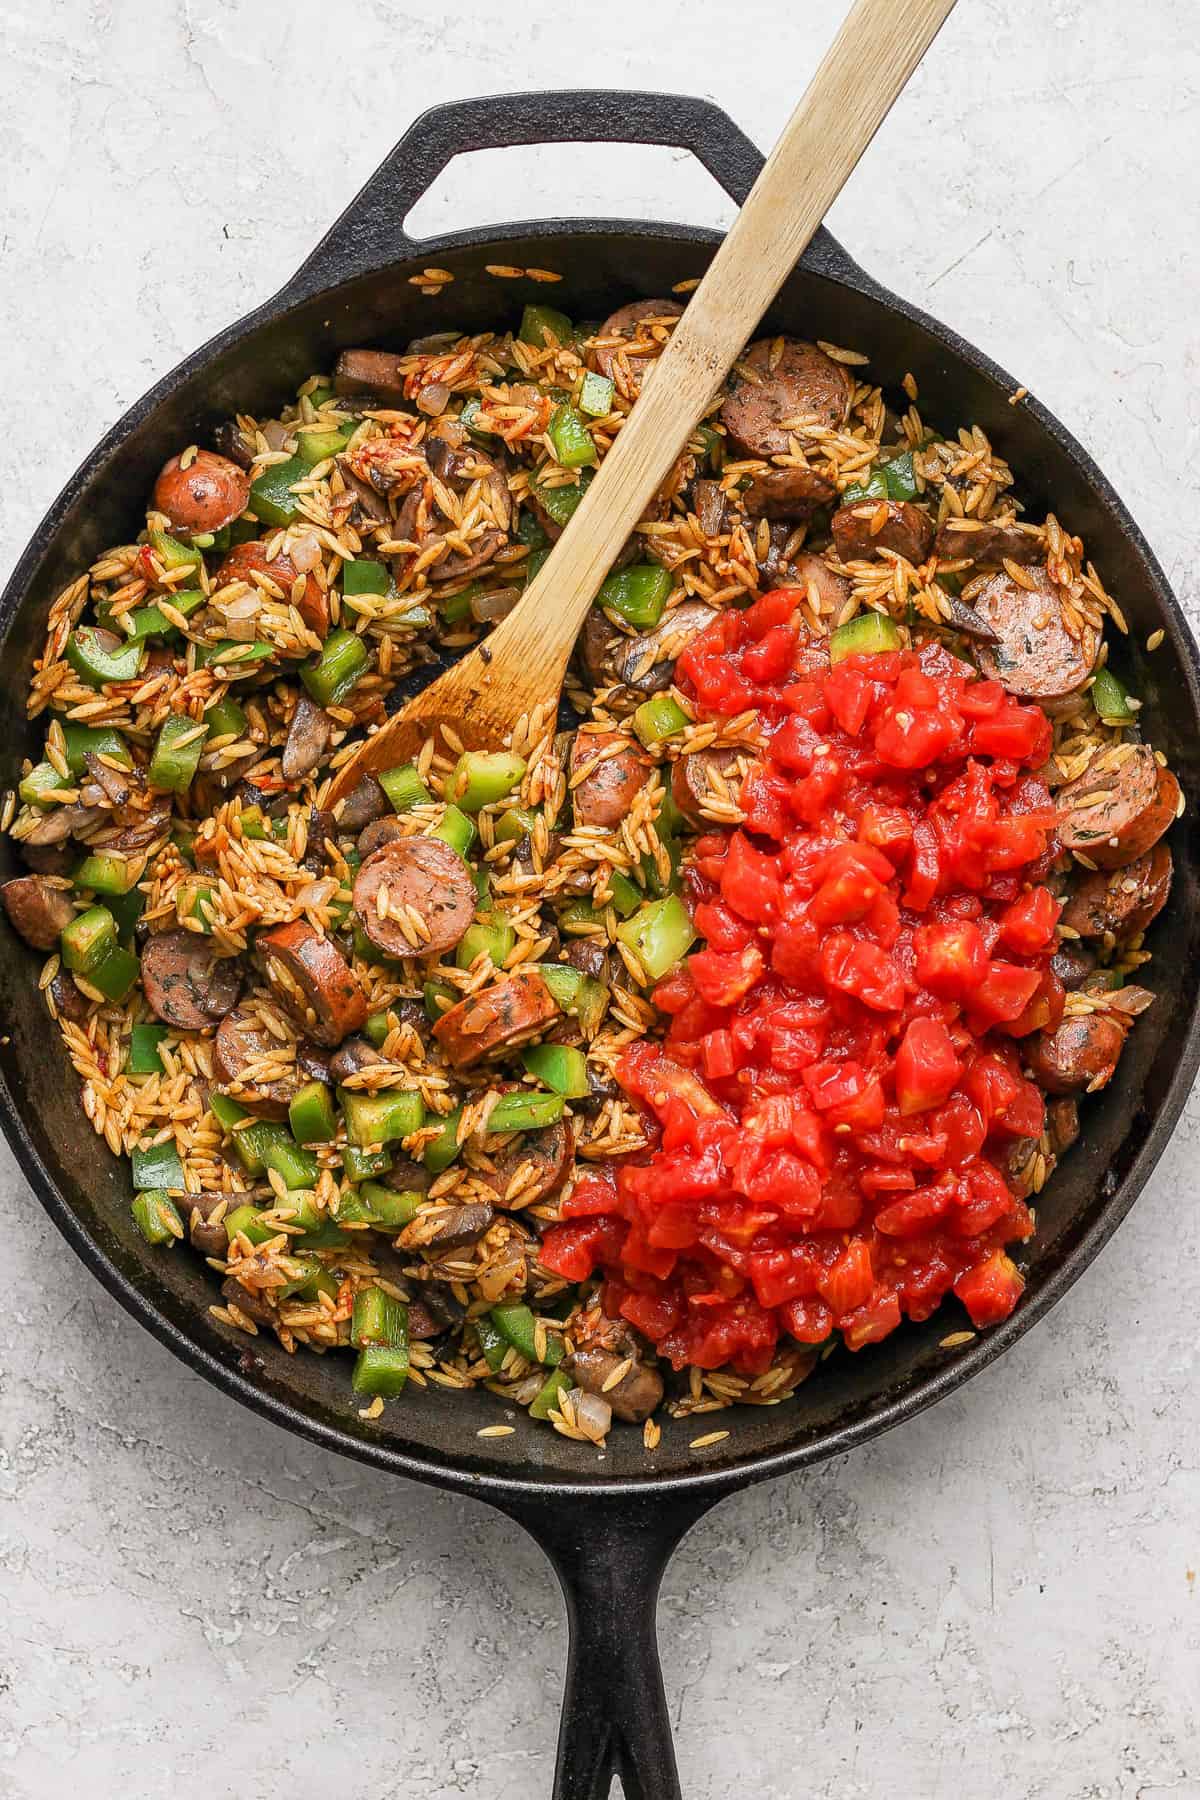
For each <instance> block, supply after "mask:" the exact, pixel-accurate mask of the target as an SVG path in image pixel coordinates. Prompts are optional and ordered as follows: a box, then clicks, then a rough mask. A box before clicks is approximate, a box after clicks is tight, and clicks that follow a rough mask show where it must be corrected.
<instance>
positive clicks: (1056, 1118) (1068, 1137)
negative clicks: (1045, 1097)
mask: <svg viewBox="0 0 1200 1800" xmlns="http://www.w3.org/2000/svg"><path fill="white" fill-rule="evenodd" d="M1046 1136H1047V1138H1048V1140H1049V1143H1050V1148H1051V1150H1052V1151H1053V1152H1054V1154H1055V1156H1062V1155H1063V1154H1064V1152H1065V1151H1067V1150H1069V1149H1070V1148H1071V1145H1072V1144H1073V1143H1074V1142H1075V1139H1076V1138H1077V1137H1078V1136H1079V1108H1078V1107H1077V1106H1076V1104H1075V1102H1074V1100H1068V1099H1063V1100H1052V1101H1051V1102H1050V1104H1049V1106H1048V1107H1047V1108H1046Z"/></svg>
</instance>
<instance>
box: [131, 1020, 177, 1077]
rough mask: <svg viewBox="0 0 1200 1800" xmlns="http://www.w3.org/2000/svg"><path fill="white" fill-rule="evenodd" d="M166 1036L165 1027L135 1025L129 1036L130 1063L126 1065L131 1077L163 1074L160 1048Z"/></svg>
mask: <svg viewBox="0 0 1200 1800" xmlns="http://www.w3.org/2000/svg"><path fill="white" fill-rule="evenodd" d="M166 1035H167V1028H166V1026H165V1025H135V1026H134V1027H133V1030H132V1031H131V1032H130V1034H129V1061H128V1063H127V1064H126V1068H127V1070H128V1073H129V1074H130V1075H161V1074H162V1073H163V1066H162V1058H161V1057H160V1056H159V1054H158V1046H159V1045H160V1044H161V1043H162V1041H163V1039H164V1038H165V1037H166Z"/></svg>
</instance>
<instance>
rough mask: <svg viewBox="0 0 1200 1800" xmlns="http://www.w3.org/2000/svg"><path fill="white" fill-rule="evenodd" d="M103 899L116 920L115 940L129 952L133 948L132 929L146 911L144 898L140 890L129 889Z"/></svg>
mask: <svg viewBox="0 0 1200 1800" xmlns="http://www.w3.org/2000/svg"><path fill="white" fill-rule="evenodd" d="M105 897H106V899H107V901H108V910H109V912H110V913H111V914H112V916H113V918H114V919H115V920H116V925H117V938H118V940H119V942H120V943H121V945H122V946H123V947H124V948H125V949H126V950H129V949H131V948H132V946H133V931H134V927H135V925H136V924H137V922H138V920H139V919H140V918H141V916H142V914H143V913H144V912H145V910H146V896H145V894H143V892H142V890H141V888H138V887H131V888H130V889H129V891H128V893H125V894H108V895H106V896H105Z"/></svg>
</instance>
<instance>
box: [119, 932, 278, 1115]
mask: <svg viewBox="0 0 1200 1800" xmlns="http://www.w3.org/2000/svg"><path fill="white" fill-rule="evenodd" d="M143 966H144V965H143ZM279 1048H280V1046H279V1042H278V1039H276V1038H274V1037H272V1036H271V1033H270V1032H269V1031H266V1030H264V1028H263V1026H262V1024H261V1023H260V1021H259V1019H258V1016H257V1014H255V1013H251V1012H248V1011H247V1010H246V1009H245V1008H244V1007H240V1006H239V1007H236V1008H235V1009H234V1011H233V1012H231V1013H230V1014H229V1016H228V1017H227V1018H225V1019H222V1021H221V1024H220V1027H219V1028H218V1031H217V1035H216V1037H215V1038H214V1039H213V1073H214V1074H215V1075H216V1078H217V1081H218V1082H219V1083H220V1085H221V1087H222V1088H233V1089H236V1092H235V1094H234V1098H235V1099H236V1100H237V1102H238V1104H239V1105H241V1106H247V1107H249V1108H250V1110H251V1112H256V1113H259V1114H261V1116H262V1117H263V1118H264V1119H284V1118H286V1117H287V1109H288V1104H289V1102H290V1101H291V1098H292V1095H293V1094H294V1093H295V1092H296V1088H297V1086H298V1085H299V1082H298V1078H297V1077H296V1076H295V1075H289V1076H280V1077H278V1079H276V1080H272V1081H255V1080H254V1078H253V1076H252V1075H250V1076H248V1075H247V1070H248V1069H249V1068H250V1065H251V1064H252V1063H254V1062H256V1061H257V1060H258V1059H259V1058H260V1057H264V1056H270V1055H272V1054H273V1053H275V1052H277V1051H278V1050H279Z"/></svg>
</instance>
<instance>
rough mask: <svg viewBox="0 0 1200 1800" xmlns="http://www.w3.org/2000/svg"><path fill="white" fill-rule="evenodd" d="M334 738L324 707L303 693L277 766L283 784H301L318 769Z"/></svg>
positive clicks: (297, 704) (330, 721) (331, 721)
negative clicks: (331, 739) (298, 782)
mask: <svg viewBox="0 0 1200 1800" xmlns="http://www.w3.org/2000/svg"><path fill="white" fill-rule="evenodd" d="M332 736H333V720H332V719H331V718H330V716H329V714H328V713H327V712H326V711H325V708H324V707H323V706H318V705H317V703H316V701H315V700H310V699H309V697H308V695H307V694H302V695H301V696H300V698H299V700H298V701H297V702H296V710H295V712H294V713H293V714H292V722H291V724H290V725H289V726H288V734H287V742H286V743H285V744H284V746H283V755H282V756H281V757H280V759H279V767H280V769H281V770H282V772H283V778H284V780H285V781H300V780H302V779H303V777H304V776H305V775H311V774H312V772H313V770H314V769H317V768H320V766H321V758H322V757H323V756H324V754H325V752H326V751H327V750H328V748H329V740H330V738H331V737H332Z"/></svg>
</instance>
